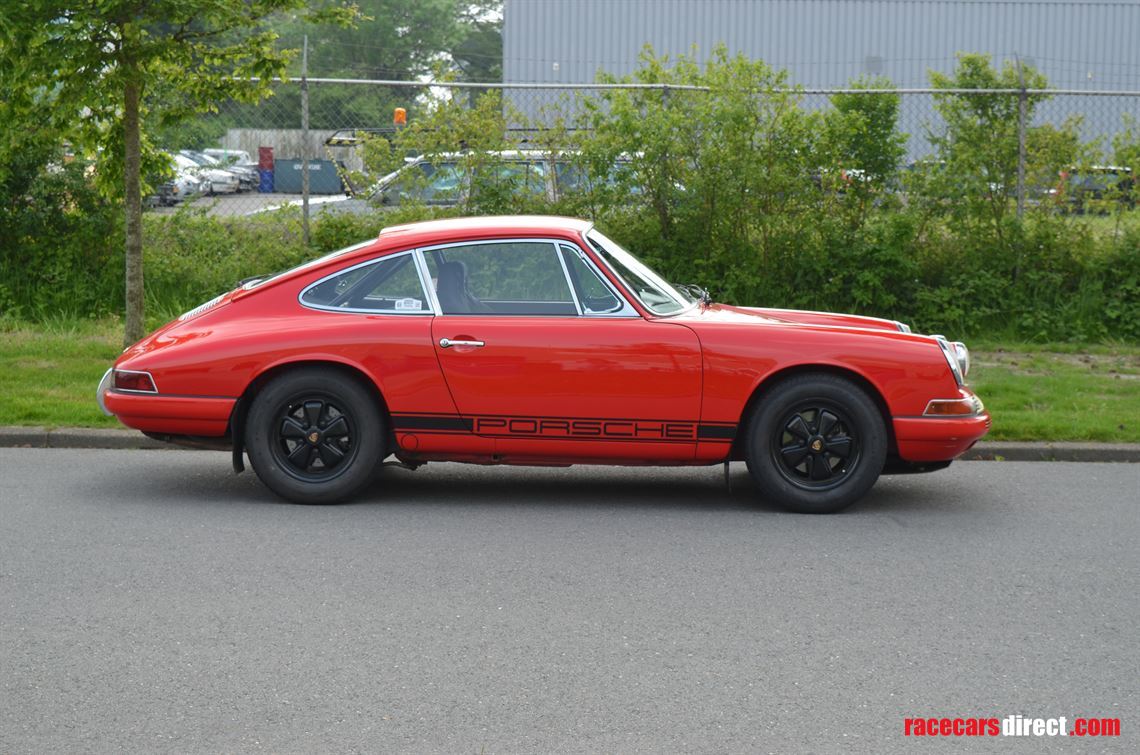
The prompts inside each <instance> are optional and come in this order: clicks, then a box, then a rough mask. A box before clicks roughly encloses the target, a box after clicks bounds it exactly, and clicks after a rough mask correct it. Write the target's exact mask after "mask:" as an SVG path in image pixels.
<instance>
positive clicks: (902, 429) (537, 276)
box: [98, 217, 990, 513]
mask: <svg viewBox="0 0 1140 755" xmlns="http://www.w3.org/2000/svg"><path fill="white" fill-rule="evenodd" d="M968 369H969V356H968V352H967V351H966V348H965V346H963V345H962V344H960V343H951V342H948V341H947V340H946V339H945V338H943V337H941V336H923V335H916V334H912V333H911V332H910V329H909V328H908V327H907V326H905V325H903V324H901V323H898V322H894V321H890V320H881V319H877V318H873V317H858V316H853V315H839V314H828V313H822V312H801V311H791V310H778V309H755V308H749V307H734V306H728V305H723V304H714V303H711V302H710V301H709V300H708V296H707V294H706V293H705V292H703V291H700V290H697V289H694V288H687V287H679V286H674V285H670V284H669V283H667V282H666V281H665V280H663V279H662V278H661V276H659V275H657V274H656V273H654V272H653V271H652V270H651V269H649V268H648V267H646V266H645V265H644V264H643V263H641V262H640V261H638V260H637V258H635V257H634V256H633V255H632V254H630V253H629V252H627V251H625V250H624V249H622V248H621V247H620V246H619V245H618V244H616V243H614V242H613V241H611V240H610V239H608V238H606V237H605V236H604V235H603V234H602V233H600V232H599V231H598V230H597V229H596V228H594V227H593V226H592V224H590V223H588V222H586V221H582V220H573V219H568V218H553V217H498V218H466V219H455V220H441V221H432V222H426V223H415V224H411V225H403V226H397V227H392V228H387V229H385V230H384V231H383V232H382V233H381V234H380V236H379V237H378V238H376V239H373V240H371V241H367V242H365V243H362V244H357V245H356V246H352V247H349V248H347V249H342V250H340V251H338V252H334V253H332V254H329V255H327V256H325V257H322V258H320V259H318V260H315V261H313V262H309V263H307V264H304V265H301V266H300V267H297V268H294V269H292V270H289V271H286V272H284V273H279V274H276V275H272V276H267V277H263V278H258V279H254V280H250V281H247V282H245V283H244V284H243V285H241V286H239V287H238V288H237V289H235V290H233V291H230V292H228V293H226V294H223V295H221V296H219V297H217V298H216V299H213V300H211V301H208V302H206V303H205V304H203V305H201V306H200V307H196V308H195V309H192V310H190V311H189V312H187V313H186V314H184V315H182V316H181V317H179V318H178V319H177V320H175V321H174V322H171V323H170V324H168V325H166V326H165V327H163V328H162V329H160V330H158V331H157V332H155V333H154V334H152V335H150V336H149V337H147V338H146V339H144V340H142V341H140V342H139V343H137V344H135V345H134V346H132V347H131V348H129V349H127V351H125V352H124V353H123V355H122V356H120V357H119V359H118V360H117V361H116V362H115V366H114V367H113V368H112V369H111V370H108V372H107V375H106V376H104V378H103V382H102V383H101V384H100V385H99V389H98V400H99V403H100V405H101V406H102V407H103V409H104V411H106V412H107V413H109V414H113V415H115V416H117V417H118V418H119V420H120V421H121V422H122V423H123V424H125V425H127V426H129V427H133V428H137V429H139V430H141V431H143V432H144V433H146V434H147V435H150V436H152V437H156V438H161V439H163V440H168V441H172V442H176V443H186V444H191V445H206V446H214V447H224V448H232V450H233V463H234V468H235V469H236V470H237V471H241V470H242V469H243V452H244V454H248V456H249V459H250V461H251V462H252V464H253V468H254V469H255V470H256V472H257V474H258V476H259V477H260V478H261V480H262V481H263V482H264V483H265V484H266V485H267V486H268V487H269V488H271V489H272V490H274V491H275V492H276V493H278V494H279V495H281V496H283V497H284V498H287V499H289V500H291V501H296V502H301V503H331V502H335V501H341V500H344V499H346V498H349V497H351V496H353V495H356V494H357V493H360V492H361V491H363V490H364V489H366V488H368V486H369V485H370V484H371V483H372V481H373V479H374V478H375V476H376V473H377V471H378V470H379V469H380V467H381V461H382V460H384V459H385V458H386V457H388V456H389V455H395V457H396V458H397V459H398V460H400V461H401V462H403V463H405V464H407V465H409V466H415V465H419V464H422V463H424V462H427V461H435V460H441V461H464V462H474V463H479V464H533V465H569V464H653V465H680V464H686V465H689V464H694V465H695V464H721V463H724V462H727V461H730V460H741V459H742V460H744V461H746V462H747V463H748V469H749V471H750V472H751V474H752V477H753V479H754V480H755V482H756V486H757V488H758V492H759V495H760V497H761V498H763V499H765V500H769V501H772V502H774V503H776V504H779V505H781V506H783V507H786V508H788V509H792V510H795V511H802V512H813V513H823V512H831V511H837V510H839V509H841V508H843V507H845V506H847V505H849V504H851V503H852V502H854V501H856V500H858V499H859V498H860V497H862V496H863V495H864V494H865V493H866V492H867V491H868V490H869V489H870V488H871V486H872V485H873V484H874V483H875V480H876V479H878V477H879V475H880V474H881V473H883V472H907V471H912V472H921V471H930V470H935V469H941V468H943V467H946V466H947V465H949V464H950V462H951V461H952V460H953V459H954V458H955V457H957V456H958V455H960V454H962V453H963V452H964V451H966V450H967V449H968V448H970V446H972V445H973V444H974V443H975V442H976V441H977V440H978V438H980V437H982V436H983V435H985V433H986V431H987V430H988V429H989V426H990V418H989V415H988V414H987V413H986V412H985V410H984V409H983V407H982V402H981V401H980V400H979V399H978V397H977V396H975V395H974V393H973V392H972V391H971V390H970V389H969V388H968V387H967V386H966V382H965V378H966V373H967V372H968Z"/></svg>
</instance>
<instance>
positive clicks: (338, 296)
mask: <svg viewBox="0 0 1140 755" xmlns="http://www.w3.org/2000/svg"><path fill="white" fill-rule="evenodd" d="M301 303H302V304H304V305H306V306H310V307H315V308H317V309H330V310H346V311H351V312H387V313H396V314H408V315H418V314H428V315H430V314H432V311H431V306H430V305H429V304H428V302H427V296H426V295H425V294H424V289H423V284H422V283H421V282H420V275H419V273H418V272H417V271H416V264H415V260H414V259H413V258H412V255H411V254H410V253H409V254H399V255H397V256H395V257H386V258H384V259H381V260H377V261H375V262H368V263H365V264H363V265H358V266H356V267H352V268H349V269H348V270H345V271H343V272H340V273H335V274H333V275H330V276H328V277H327V278H324V279H323V280H320V281H318V282H317V283H315V284H313V285H311V286H309V287H308V288H306V289H305V290H304V291H302V292H301Z"/></svg>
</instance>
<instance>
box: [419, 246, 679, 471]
mask: <svg viewBox="0 0 1140 755" xmlns="http://www.w3.org/2000/svg"><path fill="white" fill-rule="evenodd" d="M424 255H425V260H426V261H427V264H428V268H429V271H430V274H431V277H432V279H433V281H434V282H435V286H436V292H437V297H438V299H439V304H440V309H441V312H442V314H441V316H439V317H436V318H435V319H434V320H433V323H432V339H433V341H434V344H435V349H436V354H437V355H438V357H439V363H440V366H441V368H442V370H443V374H444V378H445V380H446V382H447V386H448V389H449V390H450V391H451V395H452V398H453V399H454V401H455V405H456V407H457V408H458V410H459V413H460V414H461V415H462V416H463V418H464V420H465V421H466V422H468V423H469V424H470V427H471V429H472V432H473V433H475V434H476V435H480V436H484V437H493V438H494V439H495V451H496V455H498V456H499V457H501V458H500V460H502V461H510V460H511V459H512V458H518V459H520V460H523V459H531V460H534V459H548V460H550V461H553V462H557V461H576V460H577V461H581V460H586V459H594V460H612V459H625V460H643V461H654V460H669V459H674V460H681V459H691V458H692V457H693V455H694V452H695V448H696V429H697V420H698V418H699V416H700V388H701V386H700V381H701V352H700V344H699V342H698V340H697V337H696V336H695V335H694V334H693V332H692V331H691V330H689V329H688V328H685V327H683V326H680V325H674V324H672V323H670V322H669V321H668V320H645V319H643V318H642V317H640V316H638V315H636V314H634V315H633V316H629V315H628V314H627V313H628V312H629V311H631V310H630V309H629V308H628V305H627V306H626V307H625V308H624V309H621V310H619V311H618V312H617V314H616V315H615V314H612V313H608V314H606V315H604V316H593V315H591V314H590V313H591V312H592V311H598V310H600V309H603V307H600V306H598V305H597V303H596V302H597V301H598V297H597V296H596V295H595V296H594V297H593V299H592V301H594V302H595V304H594V306H595V307H596V309H593V310H592V309H590V308H589V306H585V307H584V305H583V302H582V297H581V296H580V294H579V293H578V290H577V289H576V288H572V287H571V285H570V283H569V281H568V278H567V257H566V256H564V255H563V254H562V253H561V252H560V251H559V245H558V244H557V243H555V242H551V241H543V240H519V241H509V242H504V241H497V242H485V243H474V244H466V245H459V246H449V247H445V248H442V249H432V250H426V251H425V252H424ZM574 277H575V279H576V280H580V276H574ZM595 294H596V292H595ZM615 302H616V300H615ZM610 309H613V308H610ZM580 312H585V314H579V313H580Z"/></svg>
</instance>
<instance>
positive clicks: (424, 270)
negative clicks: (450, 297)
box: [412, 249, 443, 317]
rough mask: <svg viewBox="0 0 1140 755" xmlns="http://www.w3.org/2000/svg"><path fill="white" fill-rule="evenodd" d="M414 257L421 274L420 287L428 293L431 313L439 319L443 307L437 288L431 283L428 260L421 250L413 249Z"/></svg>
mask: <svg viewBox="0 0 1140 755" xmlns="http://www.w3.org/2000/svg"><path fill="white" fill-rule="evenodd" d="M412 255H413V256H414V257H415V258H416V270H418V271H419V272H420V285H421V286H423V287H424V291H427V298H428V304H430V305H431V311H432V313H433V314H435V315H436V316H437V317H438V316H439V315H442V314H443V307H442V306H441V305H440V303H439V297H438V296H436V293H435V286H434V285H433V284H432V282H431V271H430V270H428V266H427V260H426V259H424V253H423V250H421V249H413V250H412Z"/></svg>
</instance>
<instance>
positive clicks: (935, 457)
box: [892, 412, 993, 461]
mask: <svg viewBox="0 0 1140 755" xmlns="http://www.w3.org/2000/svg"><path fill="white" fill-rule="evenodd" d="M892 424H893V425H894V430H895V441H896V442H897V444H898V451H899V457H900V458H902V459H904V460H906V461H950V460H952V459H956V458H958V457H959V456H961V455H962V454H964V453H966V451H968V450H970V448H971V447H972V446H973V445H974V444H975V443H977V442H978V440H980V439H981V438H982V437H983V436H985V434H986V433H988V432H989V431H990V427H991V425H992V424H993V422H992V420H991V419H990V415H989V413H988V412H982V413H981V414H976V415H974V416H970V417H895V418H894V419H893V420H892Z"/></svg>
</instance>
